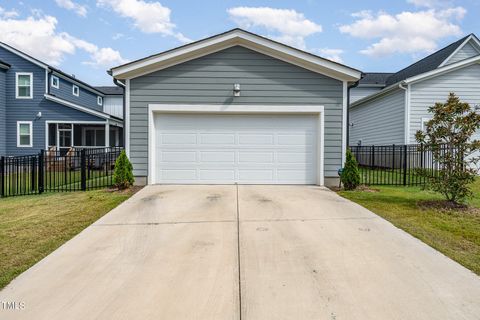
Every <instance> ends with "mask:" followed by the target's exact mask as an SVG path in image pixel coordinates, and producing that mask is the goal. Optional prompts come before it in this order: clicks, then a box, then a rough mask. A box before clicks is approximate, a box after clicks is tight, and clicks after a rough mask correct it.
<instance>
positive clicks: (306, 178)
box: [155, 114, 318, 184]
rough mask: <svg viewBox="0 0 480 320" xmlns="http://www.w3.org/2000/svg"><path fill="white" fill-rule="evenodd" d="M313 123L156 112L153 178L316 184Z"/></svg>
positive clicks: (302, 118) (296, 118)
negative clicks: (154, 176) (157, 113)
mask: <svg viewBox="0 0 480 320" xmlns="http://www.w3.org/2000/svg"><path fill="white" fill-rule="evenodd" d="M317 124H318V117H317V116H315V115H216V114H210V115H186V114H176V115H175V114H159V115H156V116H155V130H156V132H155V136H156V142H155V143H156V146H155V154H156V156H155V162H156V163H155V168H156V169H155V170H156V182H157V183H162V182H163V183H177V182H178V183H235V182H238V183H263V184H275V183H285V184H314V183H315V182H316V170H317V159H316V158H317V157H316V154H317V132H318V131H317V130H318V129H317Z"/></svg>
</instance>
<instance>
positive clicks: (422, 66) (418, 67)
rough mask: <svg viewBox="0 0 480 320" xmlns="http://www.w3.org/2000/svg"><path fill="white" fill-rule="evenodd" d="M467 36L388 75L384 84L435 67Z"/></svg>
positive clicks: (387, 84) (395, 81)
mask: <svg viewBox="0 0 480 320" xmlns="http://www.w3.org/2000/svg"><path fill="white" fill-rule="evenodd" d="M469 36H471V35H468V36H466V37H463V38H462V39H460V40H458V41H455V42H454V43H452V44H450V45H448V46H446V47H445V48H443V49H440V50H438V51H437V52H434V53H432V54H431V55H429V56H427V57H425V58H423V59H422V60H419V61H417V62H415V63H414V64H411V65H409V66H408V67H406V68H405V69H402V70H400V71H398V72H397V73H395V74H393V75H392V76H390V77H388V79H387V82H386V86H390V85H392V84H394V83H397V82H399V81H403V80H405V79H407V78H410V77H414V76H416V75H419V74H422V73H425V72H428V71H432V70H434V69H437V68H438V67H439V66H440V64H442V62H443V61H445V59H447V58H448V57H449V56H450V55H451V54H452V53H453V52H454V51H455V50H456V49H457V48H458V47H459V46H461V45H462V43H463V42H465V40H466V39H467V38H468V37H469Z"/></svg>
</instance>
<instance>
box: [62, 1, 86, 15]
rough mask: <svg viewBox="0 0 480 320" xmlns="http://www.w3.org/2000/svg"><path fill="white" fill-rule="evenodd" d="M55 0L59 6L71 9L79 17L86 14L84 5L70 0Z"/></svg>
mask: <svg viewBox="0 0 480 320" xmlns="http://www.w3.org/2000/svg"><path fill="white" fill-rule="evenodd" d="M55 2H56V3H57V5H58V6H59V7H61V8H64V9H67V10H71V11H73V12H75V13H76V14H78V15H79V16H81V17H86V16H87V7H86V6H85V5H81V4H78V3H76V2H73V1H72V0H55Z"/></svg>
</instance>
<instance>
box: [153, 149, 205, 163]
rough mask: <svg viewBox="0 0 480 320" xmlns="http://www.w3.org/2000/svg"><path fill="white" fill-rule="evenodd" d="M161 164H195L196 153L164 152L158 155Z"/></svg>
mask: <svg viewBox="0 0 480 320" xmlns="http://www.w3.org/2000/svg"><path fill="white" fill-rule="evenodd" d="M159 154H160V155H161V157H160V159H159V161H161V162H165V163H167V162H174V163H175V162H196V161H197V153H196V152H195V151H190V152H188V151H164V152H160V153H159Z"/></svg>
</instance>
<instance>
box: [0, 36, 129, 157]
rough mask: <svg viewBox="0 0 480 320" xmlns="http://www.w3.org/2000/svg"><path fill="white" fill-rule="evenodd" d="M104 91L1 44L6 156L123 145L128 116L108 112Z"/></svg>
mask: <svg viewBox="0 0 480 320" xmlns="http://www.w3.org/2000/svg"><path fill="white" fill-rule="evenodd" d="M102 88H104V87H102ZM120 90H121V89H120ZM104 91H107V90H106V89H105V90H101V89H100V88H95V87H93V86H91V85H89V84H87V83H85V82H83V81H80V80H78V79H76V78H75V77H74V76H72V75H69V74H66V73H64V72H62V71H61V70H59V69H57V68H54V67H52V66H49V65H47V64H45V63H43V62H42V61H39V60H37V59H35V58H33V57H31V56H29V55H27V54H25V53H23V52H21V51H19V50H17V49H15V48H13V47H11V46H9V45H7V44H4V43H0V155H2V156H16V155H29V154H34V153H38V152H39V151H40V150H41V149H49V150H52V149H56V150H61V151H67V150H69V149H70V148H93V147H105V146H121V145H122V144H123V138H122V137H123V120H122V113H121V112H120V113H119V112H115V115H113V114H112V112H111V110H115V108H117V109H122V108H123V106H122V105H116V106H113V107H112V106H109V108H108V110H105V108H104V101H105V99H108V98H109V97H110V95H109V94H108V93H105V92H104ZM109 91H112V90H109ZM116 94H117V96H118V90H116ZM107 111H108V112H107ZM119 115H121V116H119Z"/></svg>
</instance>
